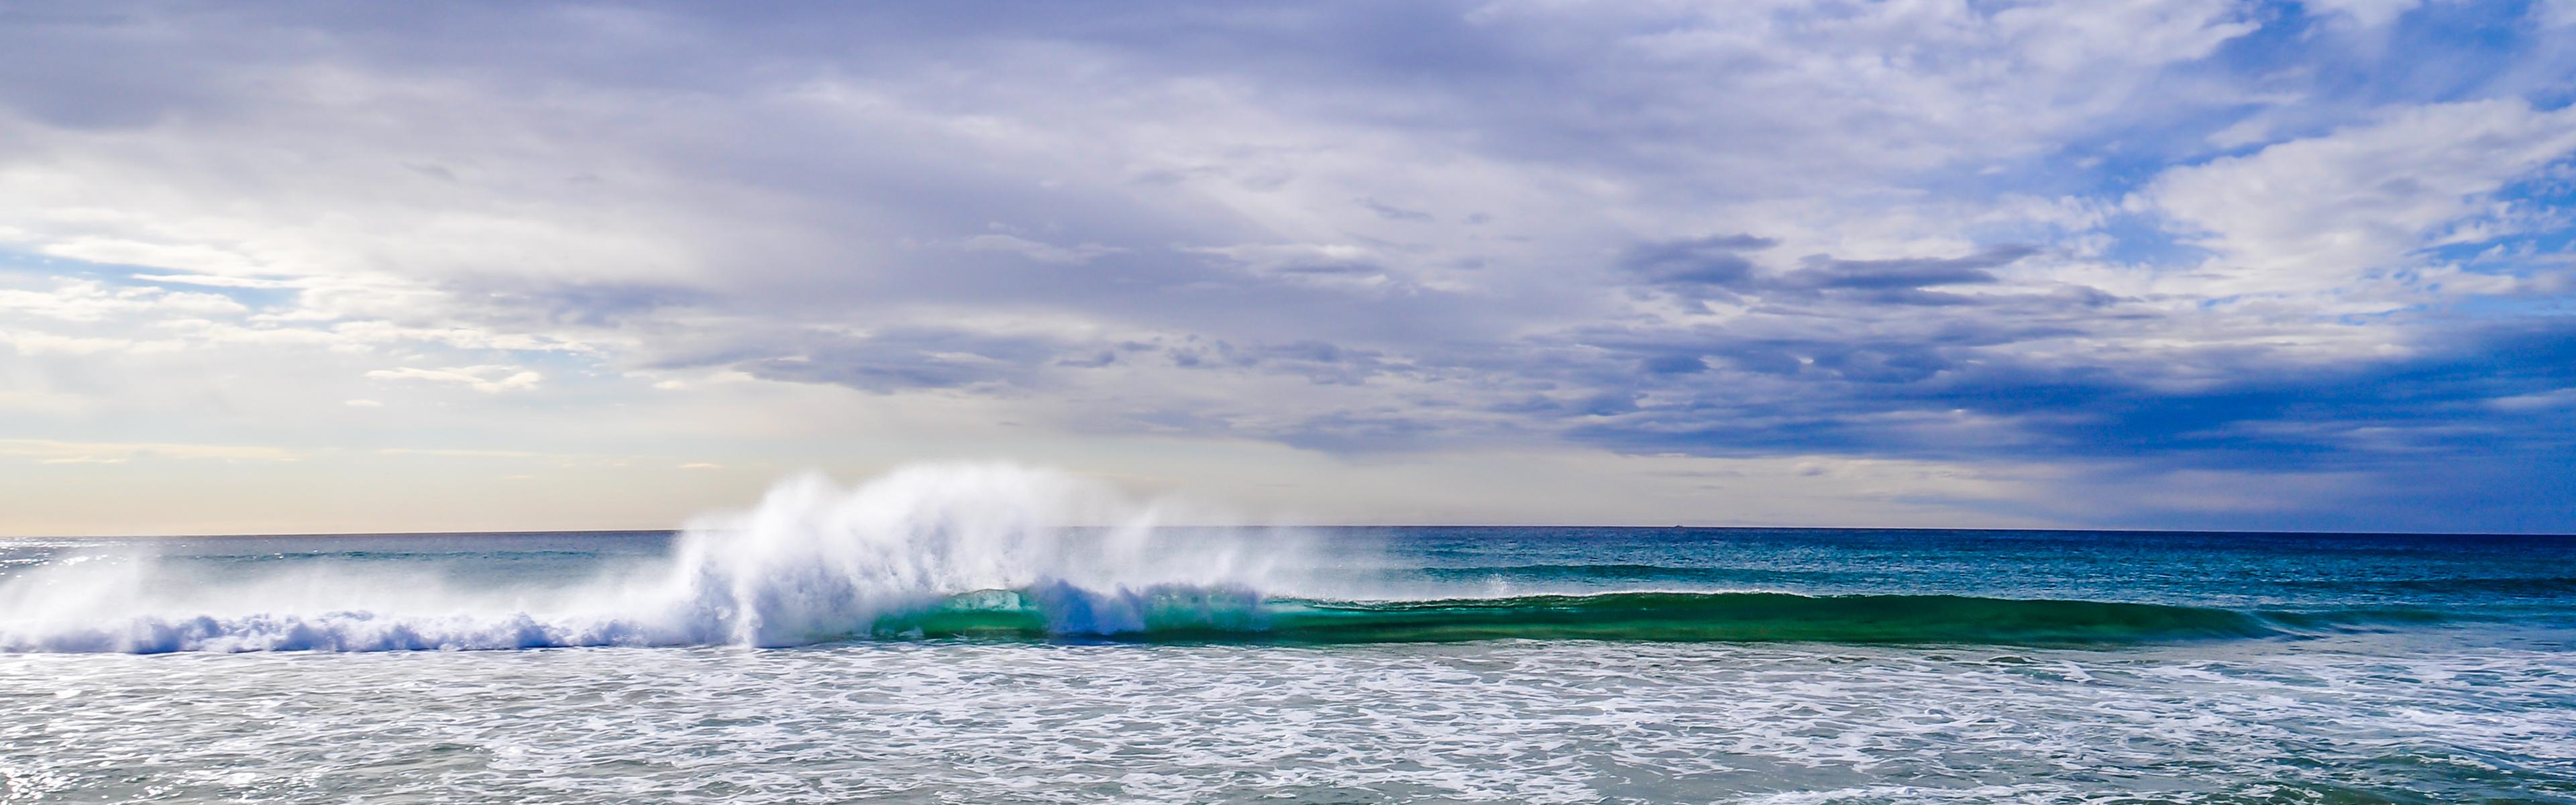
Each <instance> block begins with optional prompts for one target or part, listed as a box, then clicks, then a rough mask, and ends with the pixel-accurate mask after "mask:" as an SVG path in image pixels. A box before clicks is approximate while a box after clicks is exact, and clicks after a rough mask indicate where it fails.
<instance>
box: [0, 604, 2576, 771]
mask: <svg viewBox="0 0 2576 805" xmlns="http://www.w3.org/2000/svg"><path fill="white" fill-rule="evenodd" d="M2392 641H2398V642H2402V643H2405V645H2398V644H2397V643H2396V642H2392ZM2442 642H2447V641H2445V640H2439V639H2436V640H2432V641H2431V642H2427V638H2425V637H2423V636H2407V635H2364V636H2353V637H2347V638H2336V639H2330V640H2312V641H2298V642H2253V643H2238V644H2228V645H2223V646H2213V645H2193V646H2169V647H2155V648H2143V649H2121V650H2110V651H2063V650H2059V651H2031V650H2001V649H1993V648H1975V647H1953V648H1853V647H1818V646H1805V645H1799V646H1761V645H1741V644H1694V643H1685V644H1640V643H1602V642H1589V641H1559V642H1540V641H1501V642H1483V643H1465V644H1453V645H1396V646H1334V647H1324V648H1293V647H1265V646H1169V645H1126V644H1101V645H1084V644H1031V643H1020V642H1012V643H966V642H936V641H932V642H892V643H887V642H864V643H855V644H842V645H827V646H810V647H803V648H790V649H745V648H689V649H627V648H575V649H550V650H533V651H510V652H393V653H373V654H338V653H272V654H234V655H217V654H176V655H160V656H132V655H20V656H10V657H6V658H0V702H5V704H0V709H5V710H6V711H7V712H8V713H9V715H8V716H6V717H5V718H0V747H5V749H0V773H5V775H6V778H7V788H6V799H7V801H12V802H37V801H42V802H125V801H188V802H199V801H242V802H349V801H368V802H398V801H424V802H426V801H436V802H566V803H571V802H602V803H607V802H845V801H856V800H868V801H895V802H1083V801H1104V800H1117V801H1149V802H1234V801H1246V802H1249V801H1285V802H1374V801H1393V800H1409V801H1489V802H1595V801H1632V802H1694V801H1723V802H1777V803H1790V802H1799V803H1804V802H1851V803H1860V802H1885V803H1898V802H2069V803H2072V802H2377V801H2399V802H2403V801H2427V802H2456V801H2468V800H2497V801H2519V802H2565V801H2571V800H2576V662H2571V658H2576V654H2570V653H2568V652H2566V651H2565V650H2563V648H2561V649H2558V650H2552V649H2551V647H2550V646H2548V645H2546V644H2542V645H2538V646H2515V645H2474V646H2473V645H2458V644H2454V645H2449V646H2447V647H2444V646H2441V645H2438V644H2439V643H2442Z"/></svg>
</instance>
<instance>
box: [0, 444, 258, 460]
mask: <svg viewBox="0 0 2576 805" xmlns="http://www.w3.org/2000/svg"><path fill="white" fill-rule="evenodd" d="M0 456H16V457H20V458H26V459H32V460H35V461H37V462H40V463H45V464H121V463H125V462H128V461H135V460H152V459H178V460H189V461H250V462H273V461H295V460H298V459H301V458H303V457H304V454H303V453H300V452H297V451H294V450H288V449H285V448H280V447H266V446H259V445H229V444H182V443H165V442H70V441H58V440H53V439H0Z"/></svg>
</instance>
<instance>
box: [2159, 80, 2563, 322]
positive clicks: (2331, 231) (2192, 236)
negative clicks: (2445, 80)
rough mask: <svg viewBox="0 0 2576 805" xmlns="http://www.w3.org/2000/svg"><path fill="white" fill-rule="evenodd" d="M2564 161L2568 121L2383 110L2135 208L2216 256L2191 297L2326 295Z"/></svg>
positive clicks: (2179, 177)
mask: <svg viewBox="0 0 2576 805" xmlns="http://www.w3.org/2000/svg"><path fill="white" fill-rule="evenodd" d="M2571 151H2576V110H2571V109H2560V110H2558V111H2554V112H2545V111H2540V110H2537V109H2534V108H2533V107H2532V106H2531V105H2529V104H2528V103H2526V102H2524V101H2521V100H2518V99H2498V100H2482V101H2468V102H2461V103H2449V104H2434V105H2426V106H2420V107H2412V108H2405V109H2399V110H2394V111H2392V112H2390V113H2388V114H2387V115H2386V116H2385V117H2384V119H2382V120H2379V121H2376V122H2372V123H2369V124H2366V125H2359V126H2353V127H2348V128H2344V129H2339V130H2336V131H2334V132H2331V133H2328V134H2325V135H2322V136H2318V137H2311V138H2306V139H2300V140H2293V141H2290V142H2284V143H2279V144H2276V145H2272V146H2269V147H2266V148H2264V149H2263V150H2261V151H2258V152H2256V153H2253V154H2250V155H2247V156H2242V157H2229V158H2224V159H2219V160H2214V161H2211V162H2208V163H2205V164H2200V165H2193V166H2186V167H2179V168H2175V169H2173V170H2169V171H2167V172H2165V173H2163V174H2162V175H2159V176H2158V177H2156V179H2155V181H2154V182H2152V183H2151V184H2149V185H2148V187H2147V189H2146V191H2145V192H2144V193H2143V194H2142V198H2141V201H2142V202H2143V203H2144V204H2145V205H2147V206H2148V208H2150V209H2152V210H2154V211H2155V212H2157V213H2158V214H2160V215H2162V216H2164V217H2165V218H2167V219H2169V220H2171V221H2173V222H2174V223H2176V224H2178V225H2180V226H2181V227H2182V228H2183V230H2184V232H2185V237H2186V240H2187V242H2190V243H2192V244H2194V245H2198V246H2201V247H2204V248H2207V249H2209V250H2211V251H2213V252H2215V253H2216V254H2217V257H2216V259H2215V260H2213V261H2212V262H2211V263H2210V264H2209V265H2207V266H2205V267H2203V268H2202V271H2201V274H2202V275H2203V277H2204V278H2205V279H2203V280H2202V282H2203V283H2205V284H2204V285H2203V289H2202V290H2201V293H2202V294H2205V295H2210V296H2228V295H2235V294H2245V293H2290V292H2310V293H2315V292H2327V291H2337V290H2347V289H2351V288H2353V287H2354V286H2355V284H2356V283H2358V282H2360V281H2362V280H2364V279H2365V278H2368V277H2370V276H2373V275H2375V274H2380V273H2383V272H2387V271H2389V270H2392V269H2397V268H2401V267H2407V266H2409V265H2412V264H2417V263H2420V262H2422V261H2420V260H2418V259H2416V258H2415V256H2414V255H2415V253H2416V252H2417V251H2418V250H2419V249H2422V248H2425V247H2427V246H2430V245H2433V241H2434V239H2435V236H2437V235H2439V234H2441V231H2442V230H2443V229H2444V228H2446V227H2449V226H2452V225H2455V224H2458V223H2460V222H2463V221H2464V220H2465V219H2469V218H2471V217H2472V216H2477V215H2481V214H2489V213H2491V212H2492V208H2491V207H2490V206H2489V205H2488V202H2489V200H2490V199H2491V196H2492V195H2493V194H2494V193H2495V192H2496V191H2497V190H2499V189H2501V188H2502V187H2503V186H2504V185H2505V184H2506V183H2507V182H2508V181H2510V180H2513V179H2514V178H2516V177H2519V176H2524V175H2526V174H2529V173H2531V172H2532V171H2534V170H2535V169H2537V168H2539V167H2541V166H2542V165H2544V164H2547V163H2549V162H2551V161H2554V160H2558V159H2560V158H2562V157H2565V156H2567V155H2568V154H2569V153H2570V152H2571Z"/></svg>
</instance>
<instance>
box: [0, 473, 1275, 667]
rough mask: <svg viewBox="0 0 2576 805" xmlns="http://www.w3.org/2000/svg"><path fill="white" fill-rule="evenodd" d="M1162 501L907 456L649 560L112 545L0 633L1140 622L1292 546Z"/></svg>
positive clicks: (1246, 575) (654, 638)
mask: <svg viewBox="0 0 2576 805" xmlns="http://www.w3.org/2000/svg"><path fill="white" fill-rule="evenodd" d="M1179 505H1181V504H1178V503H1176V502H1174V501H1169V500H1163V501H1145V502H1139V501H1136V500H1133V499H1130V498H1128V497H1126V496H1124V495H1121V494H1119V493H1118V492H1117V491H1116V490H1115V489H1114V488H1112V487H1111V486H1109V485H1108V484H1106V483H1103V482H1099V481H1096V480H1093V479H1089V478H1085V477H1082V476H1077V475H1072V474H1068V473H1063V472H1056V471H1050V470H1042V469H1032V468H1027V467H1020V466H1015V465H1009V464H937V465H923V466H915V467H910V468H905V469H901V470H897V471H895V472H893V473H890V474H888V475H885V476H883V477H880V478H877V479H874V480H872V481H869V482H867V483H865V484H862V485H860V486H857V487H855V488H847V489H844V488H842V487H839V486H836V485H834V484H833V483H831V482H830V481H828V480H826V479H824V478H822V477H820V476H811V475H809V476H802V477H797V478H792V479H789V480H787V481H785V482H783V483H781V484H779V485H778V486H777V487H776V488H774V489H772V490H771V491H770V492H769V494H768V495H767V497H765V498H764V499H763V500H762V501H761V502H760V504H759V505H758V506H756V507H754V508H752V509H750V510H748V511H744V512H738V513H730V514H723V515H715V516H710V517H706V518H702V519H701V520H699V521H698V522H696V523H693V524H692V525H691V526H690V528H689V529H688V530H687V531H686V532H685V533H684V534H683V535H682V536H681V537H680V540H679V543H678V544H677V546H676V548H675V550H674V551H673V554H672V555H671V556H670V557H669V559H668V561H667V562H663V563H658V564H648V565H644V566H635V567H625V568H621V569H618V570H615V571H613V572H606V573H603V574H602V575H598V576H594V577H589V578H583V579H575V580H570V581H569V582H562V581H558V583H549V584H520V585H502V586H498V587H494V586H490V585H482V586H477V585H472V584H466V583H460V580H455V579H450V578H447V577H445V576H442V575H438V574H436V573H423V572H422V570H421V569H420V568H419V567H418V566H417V565H407V564H405V563H386V562H351V561H327V560H326V561H306V562H298V563H291V564H289V563H262V562H255V561H254V562H236V563H230V564H210V563H207V562H202V561H196V562H183V561H173V560H172V558H171V557H166V556H162V555H160V554H159V553H158V552H156V551H154V550H152V549H150V548H149V547H143V546H129V547H127V548H126V549H125V550H122V551H118V552H113V553H105V554H91V555H86V556H79V557H71V558H69V559H65V560H57V561H55V562H52V563H50V564H49V565H48V566H46V567H43V568H39V569H37V570H34V571H32V572H26V573H23V574H21V575H18V576H16V577H14V578H11V579H9V580H7V581H6V582H0V650H10V651H22V652H23V651H72V652H169V651H256V650H316V649H318V650H339V651H372V650H403V649H425V648H462V649H501V648H529V647H540V646H580V645H682V644H737V645H754V646H780V645H795V644H802V643H809V642H814V641H817V640H829V639H835V638H843V637H849V636H853V635H865V634H867V632H868V629H869V628H870V625H871V624H872V623H873V622H874V621H875V620H876V619H877V618H878V617H879V616H882V615H887V614H892V613H897V612H901V611H904V610H907V609H912V608H919V607H924V606H928V605H930V604H932V603H935V602H937V601H939V600H940V599H942V598H945V597H947V596H951V595H956V594H959V593H967V592H973V591H978V590H995V589H1024V588H1026V589H1040V590H1043V591H1045V592H1046V594H1045V595H1040V596H1037V597H1036V598H1037V599H1038V601H1039V602H1040V603H1041V604H1042V605H1044V606H1045V608H1046V614H1047V616H1048V624H1049V626H1050V628H1052V629H1054V630H1056V631H1058V632H1059V633H1063V634H1076V635H1080V634H1114V633H1118V632H1122V631H1129V630H1133V629H1136V628H1140V627H1141V626H1142V615H1141V613H1140V611H1139V608H1140V606H1142V599H1141V597H1140V596H1139V595H1137V594H1136V592H1135V591H1137V590H1141V589H1145V588H1149V587H1157V586H1171V585H1188V586H1197V587H1203V588H1248V587H1255V586H1260V585H1264V584H1269V583H1272V582H1274V581H1276V580H1277V577H1278V576H1279V574H1280V573H1281V572H1282V562H1283V560H1289V559H1293V558H1295V557H1298V556H1301V555H1302V554H1303V552H1302V551H1301V550H1300V549H1299V546H1300V544H1301V540H1299V539H1298V537H1297V535H1296V534H1294V533H1293V532H1289V531H1284V530H1278V529H1258V530H1256V529H1216V528H1194V529H1180V530H1175V529H1166V528H1158V526H1160V525H1162V524H1163V523H1164V522H1165V521H1166V518H1167V516H1168V515H1169V514H1170V513H1171V512H1172V511H1173V509H1174V508H1175V507H1176V506H1179ZM1187 513H1188V514H1190V515H1193V517H1192V519H1193V520H1196V521H1201V522H1204V520H1205V519H1206V517H1205V513H1204V512H1199V511H1191V512H1187ZM461 581H470V579H469V580H461Z"/></svg>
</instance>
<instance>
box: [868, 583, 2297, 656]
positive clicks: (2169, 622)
mask: <svg viewBox="0 0 2576 805" xmlns="http://www.w3.org/2000/svg"><path fill="white" fill-rule="evenodd" d="M1081 595H1083V594H1080V593H1079V591H1069V590H1062V589H1058V590H1049V589H1045V588H1040V589H1034V590H1019V591H986V592H979V593H971V594H967V595H961V596H956V597H952V598H949V599H947V600H945V601H942V602H940V603H939V604H937V605H936V606H933V607H929V608H927V609H922V610H918V611H914V612H909V613H905V614H901V615H891V616H887V617H883V618H880V619H878V621H877V622H876V623H875V625H874V628H873V629H872V630H871V632H872V633H873V635H874V636H877V637H887V638H901V637H932V638H988V639H991V638H999V639H1015V640H1043V639H1061V638H1067V637H1072V638H1090V639H1103V640H1117V641H1135V642H1215V643H1266V644H1354V643H1422V642H1457V641H1468V640H1504V639H1526V640H1568V639H1573V640H1631V641H1730V642H1831V643H1882V644H1907V643H1914V644H1998V645H2021V646H2085V645H2119V644H2133V643H2147V642H2162V641H2175V640H2190V639H2210V638H2245V637H2263V636H2271V635H2278V634H2282V632H2281V631H2280V630H2278V629H2275V628H2274V627H2272V626H2271V625H2268V624H2267V623H2266V622H2265V621H2264V620H2262V619H2259V618H2256V617H2254V616H2252V615H2247V614H2244V613H2239V612H2232V611H2228V610H2221V609H2205V608H2199V607H2185V606H2168V605H2160V604H2135V603H2113V602H2100V601H2052V600H2021V599H2004V598H1977V597H1967V596H1951V595H1853V596H1824V597H1813V596H1803V595H1794V594H1789V593H1752V592H1732V593H1682V592H1632V593H1604V594H1597V595H1538V596H1524V597H1517V598H1493V599H1444V600H1432V601H1402V602H1349V601H1321V600H1305V599H1262V598H1260V597H1259V596H1256V595H1253V594H1250V593H1248V592H1239V591H1238V592H1228V591H1209V590H1201V589H1188V588H1185V589H1162V590H1148V591H1145V592H1143V593H1126V594H1123V596H1124V597H1123V598H1121V599H1120V600H1118V601H1114V602H1109V603H1110V604H1114V606H1104V604H1103V602H1101V601H1098V600H1094V599H1090V598H1082V597H1081ZM1113 609H1114V610H1117V612H1116V613H1114V615H1113V616H1110V617H1105V618H1104V617H1103V613H1104V611H1106V610H1113Z"/></svg>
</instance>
